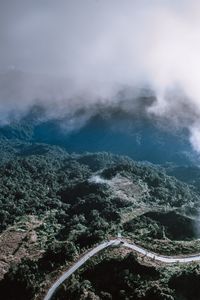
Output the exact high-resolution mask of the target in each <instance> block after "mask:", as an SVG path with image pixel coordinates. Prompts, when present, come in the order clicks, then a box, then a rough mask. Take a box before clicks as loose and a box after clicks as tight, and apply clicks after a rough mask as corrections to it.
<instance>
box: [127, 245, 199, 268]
mask: <svg viewBox="0 0 200 300" xmlns="http://www.w3.org/2000/svg"><path fill="white" fill-rule="evenodd" d="M122 246H123V247H127V248H130V249H133V250H134V251H136V252H138V253H140V254H143V255H145V256H146V257H149V258H151V259H153V260H155V261H161V262H163V263H169V264H172V263H187V262H194V261H200V255H199V254H198V255H189V256H185V257H183V256H182V257H178V256H164V255H159V254H156V253H153V252H150V251H148V250H146V249H144V248H142V247H140V246H136V245H135V244H130V243H128V242H126V241H123V244H122Z"/></svg>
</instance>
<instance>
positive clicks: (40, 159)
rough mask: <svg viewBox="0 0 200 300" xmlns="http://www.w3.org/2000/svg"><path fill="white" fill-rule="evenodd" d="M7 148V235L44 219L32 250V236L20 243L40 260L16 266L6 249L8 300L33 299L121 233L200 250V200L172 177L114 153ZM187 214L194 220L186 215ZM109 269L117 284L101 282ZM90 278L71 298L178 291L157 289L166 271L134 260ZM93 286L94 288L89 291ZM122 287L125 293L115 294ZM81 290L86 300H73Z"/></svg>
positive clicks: (3, 182)
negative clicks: (95, 248) (83, 256)
mask: <svg viewBox="0 0 200 300" xmlns="http://www.w3.org/2000/svg"><path fill="white" fill-rule="evenodd" d="M0 149H1V151H2V158H3V159H2V164H1V168H0V230H1V233H2V234H4V233H5V232H7V231H8V230H10V231H9V232H11V233H12V230H11V229H12V228H14V229H13V230H15V231H16V232H17V233H18V232H26V231H27V228H26V226H25V227H24V225H23V224H24V222H25V220H26V218H27V216H33V217H35V218H37V220H38V225H37V228H35V229H34V236H35V237H34V238H33V240H32V241H31V242H30V243H32V244H30V245H29V244H28V243H29V242H27V240H26V239H28V233H29V232H28V233H27V235H26V236H24V237H22V242H20V243H23V242H24V241H25V242H26V247H30V248H33V246H34V247H36V249H37V253H36V254H35V255H32V257H25V258H24V259H21V258H20V259H16V261H15V262H13V263H11V262H8V261H9V255H10V252H9V255H8V254H6V253H7V252H6V251H7V250H6V249H7V248H6V247H7V246H5V249H4V248H3V253H4V257H3V259H2V261H3V262H4V261H6V263H9V266H10V268H9V271H8V272H7V273H6V274H5V276H4V279H3V280H2V281H1V282H0V294H2V295H5V296H4V298H3V299H4V300H6V299H9V300H15V299H22V300H23V299H26V300H31V299H33V297H34V295H35V294H37V293H39V292H40V291H41V290H42V289H43V288H44V287H45V283H48V282H50V281H51V280H52V278H54V277H55V275H56V274H58V272H59V271H60V270H61V269H62V268H63V267H64V268H67V267H68V266H69V264H70V263H72V262H73V261H74V260H75V259H76V258H77V257H78V256H80V255H81V254H82V253H83V252H84V251H85V250H86V249H88V248H90V247H92V246H93V245H95V244H97V243H99V242H100V241H102V240H105V239H109V238H111V237H113V236H117V233H118V232H119V231H120V232H121V233H122V235H123V236H124V237H128V238H130V239H131V240H134V241H135V242H137V243H139V244H141V245H144V246H146V247H147V248H149V249H150V248H151V249H153V250H154V251H156V252H162V253H168V254H171V253H176V254H177V253H191V252H197V251H200V246H199V245H198V240H197V238H198V237H199V232H198V230H196V228H197V227H198V224H199V223H198V222H197V221H195V220H196V217H197V215H198V209H199V197H200V196H199V194H198V192H197V191H196V190H195V188H194V187H193V186H191V185H187V184H186V183H183V182H180V181H178V180H177V179H175V178H174V177H170V176H167V175H166V174H165V172H164V171H162V170H161V169H160V168H157V167H154V166H150V165H147V164H140V163H136V162H134V161H132V160H131V159H129V158H127V157H120V156H115V155H111V154H108V153H97V154H90V153H85V154H82V155H78V154H71V155H70V154H68V153H67V152H65V151H64V150H62V149H60V148H58V147H54V146H47V145H45V144H34V145H31V144H30V143H22V142H19V141H15V142H14V141H9V142H8V141H7V140H5V143H4V142H3V140H2V141H1V148H0ZM8 149H10V150H11V151H10V154H9V155H8V154H6V153H7V151H8ZM120 181H121V183H120ZM188 213H190V214H191V217H186V215H187V214H188ZM29 231H30V229H29ZM11 233H10V234H11ZM30 240H31V239H30ZM28 241H29V240H28ZM152 241H153V243H152ZM20 245H21V244H19V246H18V247H17V249H15V250H14V251H13V252H12V253H11V255H12V256H13V257H17V255H19V254H18V253H19V252H20V247H21V246H20ZM1 246H2V245H1ZM3 247H4V246H3ZM6 255H7V257H6ZM131 266H132V267H133V269H134V270H137V271H136V273H133V272H132V269H130V268H131ZM109 268H110V269H114V270H115V272H114V273H115V275H114V276H113V277H112V280H113V282H111V281H109V278H107V277H106V276H105V281H106V280H107V282H104V281H102V283H101V282H100V279H101V280H102V277H103V274H107V272H108V274H109ZM124 268H125V270H128V271H124ZM85 272H86V273H83V274H84V275H83V278H80V282H79V278H78V277H77V279H76V280H75V279H74V278H73V279H71V280H75V282H73V283H72V282H71V286H70V288H67V293H68V294H67V295H68V297H69V298H68V299H80V297H81V295H82V294H81V293H82V292H83V290H84V291H85V290H90V291H91V293H96V292H97V295H98V296H99V297H100V299H111V298H109V297H111V296H110V295H113V297H114V298H113V299H117V297H119V299H129V298H127V297H128V296H127V295H129V294H132V295H135V296H134V297H135V298H134V299H137V297H139V295H140V297H142V296H141V295H142V294H141V293H143V291H144V295H145V297H147V296H146V295H150V296H148V297H151V298H148V297H147V298H138V299H173V298H166V297H167V296H166V297H165V298H164V296H163V298H159V297H161V296H158V295H160V294H163V295H165V294H166V295H168V294H169V295H170V297H171V295H172V294H173V293H172V294H170V293H171V292H170V293H168V289H170V291H171V290H172V289H175V288H171V285H170V287H169V286H168V285H165V286H164V287H162V288H161V290H160V286H158V287H157V281H159V280H161V278H162V276H161V271H160V270H157V269H155V267H153V266H151V267H148V266H142V265H140V263H139V262H137V261H136V259H135V258H134V256H133V255H129V256H127V257H126V258H124V259H123V260H122V259H121V258H120V260H119V261H118V259H117V260H115V259H113V260H112V259H110V258H109V260H107V261H105V262H103V261H102V262H101V263H100V264H99V266H97V271H95V270H93V273H91V274H93V275H91V276H89V273H87V271H85ZM95 272H96V273H95ZM99 272H100V274H101V276H100V277H99V278H100V279H98V274H99ZM51 276H52V277H51ZM81 276H82V275H81ZM82 280H83V283H82ZM88 280H89V281H90V282H92V288H89V287H88V285H90V283H89V282H88ZM95 282H97V283H95ZM114 282H116V283H114ZM159 282H160V281H159ZM173 282H174V281H173ZM104 284H105V286H107V287H108V286H112V284H113V290H112V289H111V290H110V289H106V290H103V294H102V293H101V291H102V288H103V285H104ZM117 285H119V287H120V288H119V289H117V290H116V288H114V287H116V286H117ZM75 291H76V295H77V296H76V297H79V298H76V297H75V298H73V297H74V294H73V293H75ZM159 293H160V294H159ZM167 293H168V294H167ZM22 295H23V296H22ZM78 295H79V296H78ZM152 295H153V296H152ZM59 297H61V298H60V299H62V297H64V296H59ZM70 297H71V298H70ZM88 297H90V296H88ZM91 297H92V296H91ZM120 297H121V298H120ZM152 297H154V298H152ZM156 297H157V298H156ZM83 299H84V298H83ZM85 299H93V298H85ZM94 299H95V298H94ZM96 299H97V298H96ZM130 299H131V298H130Z"/></svg>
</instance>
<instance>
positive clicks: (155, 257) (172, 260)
mask: <svg viewBox="0 0 200 300" xmlns="http://www.w3.org/2000/svg"><path fill="white" fill-rule="evenodd" d="M113 246H122V247H126V248H130V249H132V250H134V251H135V252H137V253H140V254H142V255H144V256H145V257H148V258H151V259H153V260H154V261H160V262H163V263H166V264H173V263H188V262H195V261H196V262H197V261H200V254H197V255H193V256H185V257H176V256H163V255H159V254H156V253H153V252H150V251H148V250H146V249H144V248H142V247H140V246H137V245H135V244H134V243H132V244H130V243H128V242H127V241H125V240H123V239H119V238H118V239H115V240H110V241H107V242H103V243H101V244H99V245H98V246H96V247H95V248H93V249H92V250H91V251H89V252H88V253H86V254H85V255H84V256H83V257H82V258H80V259H79V260H78V261H77V262H76V263H75V264H74V265H73V266H72V267H71V268H70V269H68V270H67V271H66V272H65V273H64V274H63V275H62V276H61V277H60V278H59V279H58V280H57V281H56V282H55V283H54V284H53V285H52V286H51V287H50V289H49V290H48V293H47V294H46V296H45V298H44V300H50V299H51V298H52V296H53V294H54V293H55V291H56V290H57V288H58V287H59V286H60V285H61V284H62V283H63V282H64V281H65V280H66V279H67V278H68V277H69V276H71V275H72V274H73V273H74V272H75V271H76V270H77V269H79V268H80V267H81V266H82V265H83V264H84V263H85V262H86V261H87V260H88V259H90V258H91V257H92V256H94V255H95V254H97V253H98V252H100V251H101V250H103V249H105V248H108V247H113Z"/></svg>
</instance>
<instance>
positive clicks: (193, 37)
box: [0, 0, 200, 150]
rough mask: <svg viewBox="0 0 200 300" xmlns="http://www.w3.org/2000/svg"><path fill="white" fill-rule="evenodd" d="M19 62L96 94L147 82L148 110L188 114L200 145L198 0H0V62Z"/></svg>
mask: <svg viewBox="0 0 200 300" xmlns="http://www.w3.org/2000/svg"><path fill="white" fill-rule="evenodd" d="M14 68H15V69H20V70H24V71H29V72H32V73H36V74H38V73H42V74H52V75H54V76H63V77H66V78H70V79H72V80H73V82H74V83H75V86H76V89H77V90H80V91H82V90H92V89H93V90H95V93H96V99H99V98H101V96H103V97H104V98H105V97H107V98H109V97H111V94H112V92H111V91H113V89H114V88H113V87H115V88H116V85H119V86H120V85H131V86H134V85H139V86H142V85H144V84H149V85H150V86H151V87H152V88H153V89H154V90H155V91H156V94H157V99H158V100H157V102H156V103H155V104H154V105H153V107H151V108H150V110H149V113H150V114H156V115H159V116H166V115H168V116H169V117H172V118H173V119H174V118H176V119H177V120H178V122H180V123H181V122H182V121H184V122H185V120H186V121H187V122H188V127H189V128H190V130H191V141H192V143H193V144H194V145H195V144H197V146H195V147H196V148H198V147H199V150H200V135H199V131H200V130H199V129H200V123H199V121H198V120H199V116H200V83H199V81H200V3H199V2H198V1H197V0H182V1H180V0H135V1H134V0H0V70H8V69H14ZM6 88H8V89H9V86H8V87H6ZM32 90H33V89H32ZM34 90H37V89H35V88H34ZM171 91H172V94H173V95H174V94H176V96H177V97H176V100H174V97H169V96H167V95H169V94H170V93H171ZM177 91H178V92H177ZM179 91H181V93H180V95H179ZM5 94H6V93H3V95H5ZM7 94H8V93H7ZM24 95H25V97H24V98H27V99H28V97H27V95H26V93H25V94H24ZM183 95H184V96H185V98H184V100H183V97H182V96H183ZM32 96H33V95H31V97H32ZM36 96H37V95H35V94H34V98H36ZM39 96H40V97H41V94H40V95H39ZM55 99H56V97H55ZM96 99H94V101H96ZM185 99H187V100H185ZM0 101H1V104H2V103H3V102H2V101H3V99H0ZM17 101H18V103H19V101H20V100H19V99H18V100H17ZM45 101H47V100H45ZM12 103H13V102H12ZM21 104H23V99H21ZM4 106H5V103H4ZM185 107H188V110H187V109H185ZM0 108H1V107H0ZM175 112H176V114H175ZM191 112H192V113H191ZM188 120H189V121H188ZM198 145H199V146H198Z"/></svg>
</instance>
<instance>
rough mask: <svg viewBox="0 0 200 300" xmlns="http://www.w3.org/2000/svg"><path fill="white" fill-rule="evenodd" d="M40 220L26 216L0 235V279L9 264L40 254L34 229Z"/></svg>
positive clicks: (36, 256)
mask: <svg viewBox="0 0 200 300" xmlns="http://www.w3.org/2000/svg"><path fill="white" fill-rule="evenodd" d="M41 224H42V221H41V220H38V219H37V218H36V217H35V216H27V217H26V220H24V221H21V222H18V223H16V224H15V225H14V226H12V227H9V228H8V229H7V230H5V231H4V232H3V233H2V234H1V235H0V280H1V279H2V278H3V277H4V274H5V273H6V272H7V271H8V269H9V268H10V266H11V264H16V263H19V262H20V261H21V259H22V258H26V257H29V258H31V259H34V258H38V257H39V256H41V253H42V251H41V250H40V246H39V243H38V236H37V233H36V229H37V228H38V227H39V226H41Z"/></svg>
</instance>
